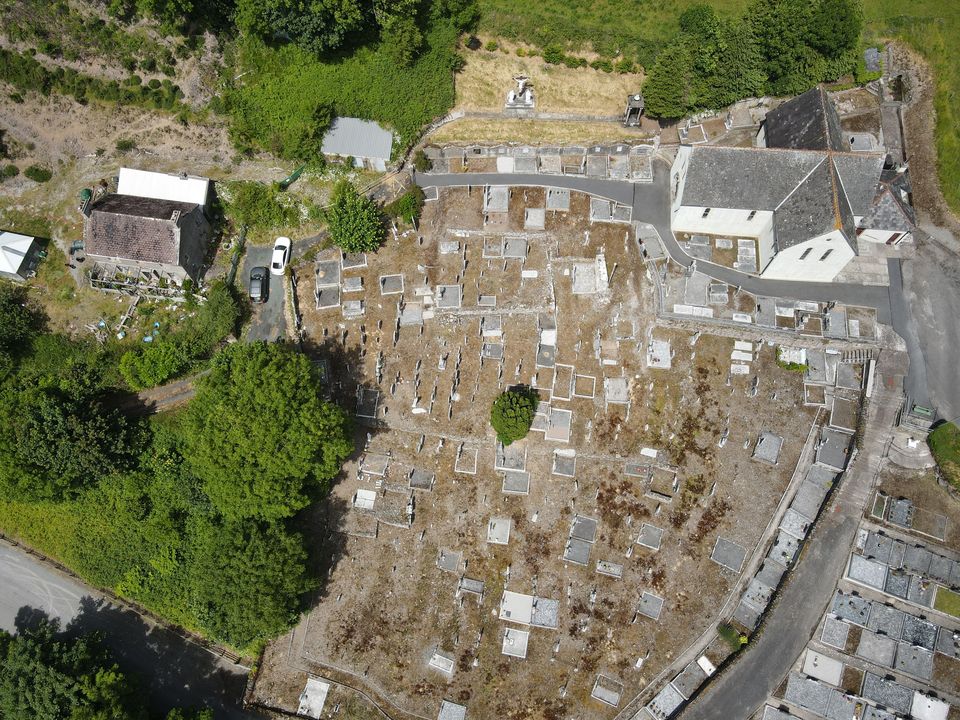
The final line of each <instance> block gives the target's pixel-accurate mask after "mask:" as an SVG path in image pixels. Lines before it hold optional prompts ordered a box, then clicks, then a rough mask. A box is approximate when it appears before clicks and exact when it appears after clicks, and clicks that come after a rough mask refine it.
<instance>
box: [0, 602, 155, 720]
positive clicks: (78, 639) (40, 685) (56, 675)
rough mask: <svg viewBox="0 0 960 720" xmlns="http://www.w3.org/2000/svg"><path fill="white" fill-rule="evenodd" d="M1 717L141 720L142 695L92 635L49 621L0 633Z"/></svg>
mask: <svg viewBox="0 0 960 720" xmlns="http://www.w3.org/2000/svg"><path fill="white" fill-rule="evenodd" d="M0 717H2V718H4V720H38V719H39V718H50V719H51V720H52V719H54V718H70V719H71V720H141V719H142V720H146V718H147V712H146V707H145V706H144V703H143V696H142V694H141V693H140V692H139V691H138V688H137V685H136V683H135V682H133V681H132V680H131V679H130V678H128V677H127V676H125V675H124V674H123V673H122V672H120V670H119V668H118V667H117V665H116V663H114V662H112V660H111V659H110V657H109V655H108V654H107V653H106V651H105V650H104V649H103V648H102V646H101V645H100V644H99V642H98V641H97V639H96V637H95V636H89V635H80V636H72V637H71V636H67V635H64V634H62V633H60V627H59V625H58V623H57V621H55V620H47V619H38V620H37V621H35V622H32V623H27V624H26V626H25V627H21V628H19V632H18V633H17V634H16V635H14V636H11V635H8V634H6V633H3V632H0Z"/></svg>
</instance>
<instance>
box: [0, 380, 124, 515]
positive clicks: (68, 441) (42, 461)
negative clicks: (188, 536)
mask: <svg viewBox="0 0 960 720" xmlns="http://www.w3.org/2000/svg"><path fill="white" fill-rule="evenodd" d="M78 373H85V374H81V375H78V376H75V377H68V378H63V379H60V380H56V381H55V380H54V379H52V378H18V382H17V385H16V386H11V385H8V386H7V387H5V388H3V390H2V391H0V413H2V415H3V417H4V418H5V421H4V422H3V423H0V494H2V495H5V496H7V497H15V498H34V499H54V500H57V499H62V498H65V497H72V496H74V495H76V493H77V492H78V491H79V490H80V489H81V488H82V487H84V486H85V485H88V484H91V483H95V482H96V481H98V480H99V479H100V478H102V477H104V476H105V475H109V474H111V473H114V472H118V471H120V470H123V469H126V468H129V467H130V466H131V464H132V459H133V456H134V454H135V451H136V449H137V444H138V436H137V433H136V432H135V427H134V426H132V425H130V424H129V423H127V421H126V419H125V418H124V417H123V416H122V415H121V414H120V413H119V412H118V411H117V410H113V409H110V408H108V407H106V406H105V405H104V404H103V402H101V400H100V398H99V397H98V394H97V392H98V391H97V387H99V385H98V383H99V379H98V378H95V377H94V376H93V373H94V370H93V369H91V368H85V369H78Z"/></svg>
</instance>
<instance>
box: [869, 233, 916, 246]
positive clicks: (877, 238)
mask: <svg viewBox="0 0 960 720" xmlns="http://www.w3.org/2000/svg"><path fill="white" fill-rule="evenodd" d="M894 234H896V235H897V238H896V239H895V240H894V241H893V242H894V244H896V245H899V244H900V243H902V242H913V233H903V232H898V231H896V230H862V231H860V234H859V235H858V236H857V237H858V238H859V239H860V240H865V241H866V242H872V243H881V244H886V243H887V241H889V240H890V238H891V237H892V236H893V235H894Z"/></svg>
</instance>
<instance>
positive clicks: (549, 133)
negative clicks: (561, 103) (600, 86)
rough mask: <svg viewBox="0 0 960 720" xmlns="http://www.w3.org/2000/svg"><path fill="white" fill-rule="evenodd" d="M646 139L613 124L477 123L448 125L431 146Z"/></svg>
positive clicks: (640, 133) (518, 121)
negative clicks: (470, 143)
mask: <svg viewBox="0 0 960 720" xmlns="http://www.w3.org/2000/svg"><path fill="white" fill-rule="evenodd" d="M647 137H649V135H648V134H646V133H644V132H642V131H640V130H637V129H636V128H625V127H623V126H621V125H620V124H619V123H612V122H607V123H605V122H579V121H563V120H499V119H498V120H476V119H463V120H456V121H454V122H452V123H448V124H446V125H444V126H443V127H441V128H440V129H439V130H437V131H436V132H435V133H434V134H432V135H431V136H430V140H431V142H435V143H446V142H519V143H532V144H538V143H543V144H555V143H577V142H581V143H583V142H618V141H621V140H624V141H637V140H643V139H645V138H647Z"/></svg>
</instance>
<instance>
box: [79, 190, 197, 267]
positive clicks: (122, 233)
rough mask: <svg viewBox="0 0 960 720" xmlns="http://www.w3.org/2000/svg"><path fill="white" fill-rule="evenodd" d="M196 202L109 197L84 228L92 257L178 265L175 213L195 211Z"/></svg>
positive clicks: (103, 201)
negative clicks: (98, 256) (99, 256)
mask: <svg viewBox="0 0 960 720" xmlns="http://www.w3.org/2000/svg"><path fill="white" fill-rule="evenodd" d="M196 207H197V204H196V203H185V202H177V201H174V200H157V199H153V198H143V197H135V196H133V195H108V196H107V197H105V198H104V199H103V200H101V201H99V202H98V203H96V204H95V205H94V206H93V207H92V208H91V210H90V217H89V218H88V219H87V222H86V226H85V228H84V243H85V246H86V252H87V254H89V255H102V256H104V257H118V258H123V259H126V260H136V261H139V262H153V263H170V264H177V263H179V261H180V258H179V243H178V237H177V223H176V222H174V221H173V219H172V218H173V214H174V213H175V212H177V211H179V212H180V214H181V215H186V214H187V213H189V212H191V211H193V210H194V209H195V208H196Z"/></svg>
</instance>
